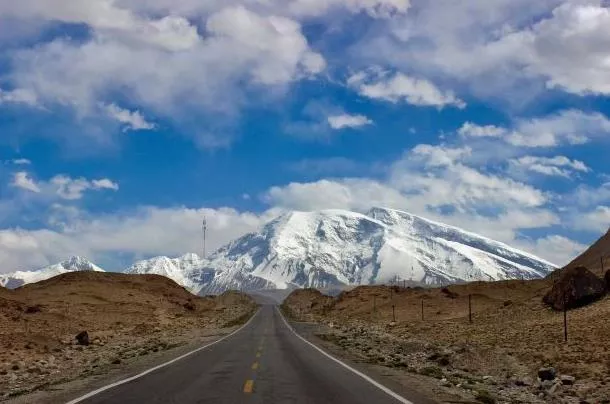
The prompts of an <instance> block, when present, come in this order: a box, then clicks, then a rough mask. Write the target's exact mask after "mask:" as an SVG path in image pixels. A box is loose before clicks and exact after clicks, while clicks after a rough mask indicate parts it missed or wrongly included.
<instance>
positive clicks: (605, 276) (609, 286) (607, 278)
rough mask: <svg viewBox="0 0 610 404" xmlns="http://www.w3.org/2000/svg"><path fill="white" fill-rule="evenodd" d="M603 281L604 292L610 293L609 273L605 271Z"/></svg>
mask: <svg viewBox="0 0 610 404" xmlns="http://www.w3.org/2000/svg"><path fill="white" fill-rule="evenodd" d="M604 279H605V281H606V290H607V291H608V292H610V271H606V274H605V275H604Z"/></svg>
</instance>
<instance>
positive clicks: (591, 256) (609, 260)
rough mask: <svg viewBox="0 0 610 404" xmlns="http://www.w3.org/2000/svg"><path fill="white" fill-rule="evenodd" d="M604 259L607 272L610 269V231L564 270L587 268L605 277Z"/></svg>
mask: <svg viewBox="0 0 610 404" xmlns="http://www.w3.org/2000/svg"><path fill="white" fill-rule="evenodd" d="M602 258H603V261H604V269H605V271H607V270H609V269H610V229H608V232H607V233H606V234H604V235H603V236H602V237H601V238H600V239H599V240H597V241H596V242H595V243H593V245H591V247H589V248H587V250H586V251H585V252H583V253H582V254H580V255H579V256H578V257H576V258H575V259H574V260H573V261H572V262H570V263H569V264H568V265H566V266H565V267H564V268H567V269H570V268H576V267H585V268H587V269H589V270H590V271H591V272H593V273H594V274H596V275H598V276H600V275H601V276H602V277H603V273H602V271H601V266H602Z"/></svg>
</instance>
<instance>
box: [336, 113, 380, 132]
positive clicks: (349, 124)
mask: <svg viewBox="0 0 610 404" xmlns="http://www.w3.org/2000/svg"><path fill="white" fill-rule="evenodd" d="M328 124H329V125H330V127H331V128H333V129H337V130H340V129H345V128H360V127H362V126H366V125H371V124H373V121H371V120H370V119H369V118H367V117H366V116H364V115H349V114H342V115H333V116H329V117H328Z"/></svg>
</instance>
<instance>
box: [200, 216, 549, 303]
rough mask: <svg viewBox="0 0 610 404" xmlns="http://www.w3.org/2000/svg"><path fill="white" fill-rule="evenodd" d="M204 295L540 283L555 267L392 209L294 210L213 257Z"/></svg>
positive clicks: (481, 238)
mask: <svg viewBox="0 0 610 404" xmlns="http://www.w3.org/2000/svg"><path fill="white" fill-rule="evenodd" d="M206 268H209V269H210V270H211V271H213V273H214V276H213V278H212V281H211V282H210V283H209V284H207V285H204V287H203V292H204V293H218V292H221V291H223V290H225V289H227V288H230V287H233V288H234V287H239V288H246V289H255V288H259V287H272V288H283V287H316V288H324V287H341V286H346V285H357V284H374V283H386V282H389V281H391V280H394V279H401V280H410V281H413V282H416V283H423V284H430V285H434V284H443V283H451V282H463V281H473V280H500V279H513V278H521V277H523V278H538V277H542V276H544V275H546V274H547V273H548V272H549V271H551V270H552V269H553V268H554V267H553V265H552V264H550V263H548V262H546V261H544V260H541V259H539V258H537V257H534V256H532V255H530V254H527V253H525V252H522V251H519V250H517V249H514V248H511V247H509V246H507V245H505V244H503V243H500V242H497V241H493V240H490V239H488V238H485V237H483V236H479V235H477V234H474V233H471V232H467V231H464V230H462V229H459V228H457V227H453V226H448V225H445V224H442V223H438V222H434V221H431V220H428V219H425V218H422V217H419V216H416V215H413V214H410V213H407V212H403V211H400V210H396V209H390V208H379V207H376V208H373V209H371V210H370V211H369V212H367V214H361V213H356V212H351V211H347V210H337V209H333V210H320V211H312V212H302V211H293V212H287V213H285V214H284V215H282V216H280V217H278V218H276V219H274V220H272V221H271V222H269V223H267V224H266V225H265V226H264V227H263V229H262V230H261V231H260V232H255V233H251V234H248V235H245V236H243V237H241V238H239V239H237V240H235V241H233V242H231V243H230V244H229V245H227V246H225V247H223V248H221V249H220V250H218V251H217V252H215V253H214V254H212V255H211V256H210V259H209V262H207V263H206Z"/></svg>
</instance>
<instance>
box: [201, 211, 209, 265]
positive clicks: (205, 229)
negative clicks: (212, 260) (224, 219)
mask: <svg viewBox="0 0 610 404" xmlns="http://www.w3.org/2000/svg"><path fill="white" fill-rule="evenodd" d="M202 228H203V258H205V233H206V231H207V230H208V222H207V220H206V218H205V216H204V217H203V227H202Z"/></svg>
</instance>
